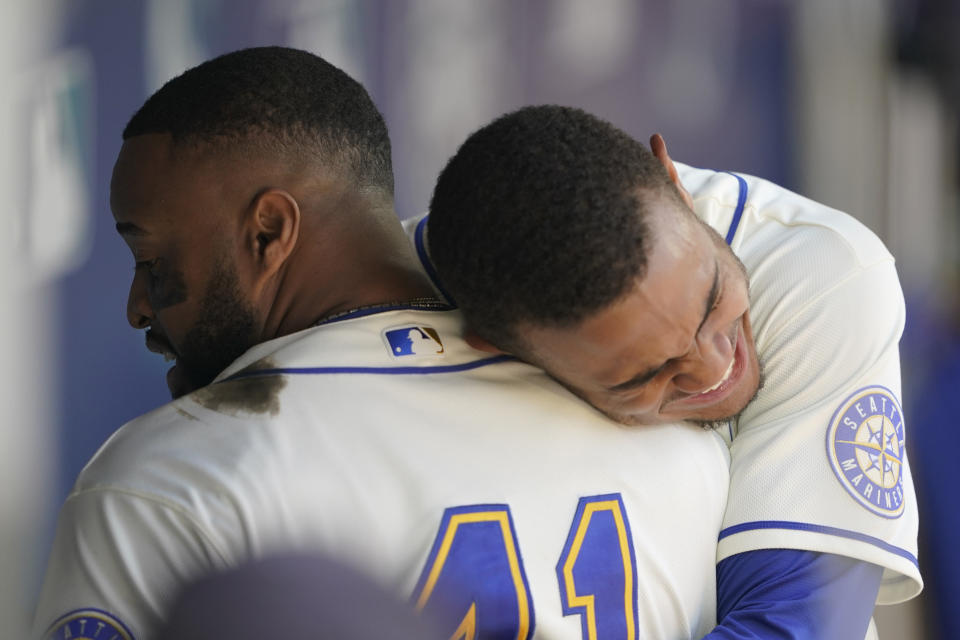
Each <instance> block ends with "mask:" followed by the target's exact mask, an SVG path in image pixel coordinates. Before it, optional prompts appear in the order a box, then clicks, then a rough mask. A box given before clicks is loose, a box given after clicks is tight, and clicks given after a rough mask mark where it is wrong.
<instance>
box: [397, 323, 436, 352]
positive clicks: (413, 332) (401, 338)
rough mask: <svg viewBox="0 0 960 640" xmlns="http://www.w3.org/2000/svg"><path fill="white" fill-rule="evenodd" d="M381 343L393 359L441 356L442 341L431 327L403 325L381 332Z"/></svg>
mask: <svg viewBox="0 0 960 640" xmlns="http://www.w3.org/2000/svg"><path fill="white" fill-rule="evenodd" d="M383 342H384V344H385V345H386V347H387V351H389V352H390V355H391V356H393V357H394V358H406V357H411V356H428V357H436V356H440V355H442V354H443V341H442V340H441V339H440V334H439V333H437V330H436V329H434V328H433V327H427V326H422V325H421V326H418V325H403V326H400V327H388V328H386V329H384V330H383Z"/></svg>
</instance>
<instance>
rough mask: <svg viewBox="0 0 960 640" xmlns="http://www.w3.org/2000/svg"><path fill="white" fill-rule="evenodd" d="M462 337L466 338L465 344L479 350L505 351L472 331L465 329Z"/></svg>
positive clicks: (489, 351)
mask: <svg viewBox="0 0 960 640" xmlns="http://www.w3.org/2000/svg"><path fill="white" fill-rule="evenodd" d="M463 339H464V340H466V342H467V344H468V345H470V346H471V347H473V348H474V349H477V350H479V351H486V352H487V353H506V351H504V350H503V349H500V348H499V347H497V346H496V345H494V344H493V343H491V342H488V341H487V340H486V339H484V338H481V337H480V336H478V335H477V334H476V333H474V332H473V331H471V330H469V329H467V330H466V332H464V336H463Z"/></svg>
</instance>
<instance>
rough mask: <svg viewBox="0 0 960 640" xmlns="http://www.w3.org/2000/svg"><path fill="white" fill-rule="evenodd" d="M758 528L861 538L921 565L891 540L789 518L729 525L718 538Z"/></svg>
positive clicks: (862, 540)
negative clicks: (890, 541) (891, 542)
mask: <svg viewBox="0 0 960 640" xmlns="http://www.w3.org/2000/svg"><path fill="white" fill-rule="evenodd" d="M756 529H791V530H794V531H812V532H814V533H824V534H826V535H830V536H838V537H840V538H848V539H850V540H859V541H860V542H866V543H868V544H872V545H873V546H875V547H879V548H881V549H883V550H884V551H887V552H889V553H893V554H895V555H898V556H900V557H901V558H906V559H907V560H909V561H910V562H912V563H913V564H914V565H916V566H917V567H919V564H918V563H917V558H916V557H915V556H914V555H913V554H912V553H910V552H909V551H907V550H906V549H901V548H900V547H895V546H893V545H892V544H890V543H889V542H885V541H884V540H881V539H880V538H875V537H873V536H868V535H867V534H865V533H860V532H859V531H849V530H847V529H839V528H837V527H827V526H824V525H819V524H810V523H808V522H790V521H787V520H766V521H759V522H744V523H741V524H737V525H734V526H732V527H727V528H726V529H723V530H722V531H721V532H720V535H719V537H718V538H717V540H718V541H719V540H723V539H724V538H726V537H728V536H732V535H734V534H736V533H742V532H744V531H753V530H756Z"/></svg>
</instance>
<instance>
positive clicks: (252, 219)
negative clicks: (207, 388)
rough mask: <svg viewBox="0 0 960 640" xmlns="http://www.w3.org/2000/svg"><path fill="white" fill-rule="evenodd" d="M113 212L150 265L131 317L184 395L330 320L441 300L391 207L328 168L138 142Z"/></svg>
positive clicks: (124, 154) (143, 267) (130, 151)
mask: <svg viewBox="0 0 960 640" xmlns="http://www.w3.org/2000/svg"><path fill="white" fill-rule="evenodd" d="M110 202H111V208H112V210H113V213H114V218H115V219H116V222H117V230H118V232H119V233H120V235H121V236H122V237H123V239H124V240H125V241H126V242H127V244H128V246H129V247H130V249H131V251H132V252H133V255H134V260H135V262H136V265H137V266H136V269H135V272H134V278H133V282H132V283H131V287H130V294H129V298H128V302H127V318H128V320H129V322H130V324H131V326H133V327H134V328H136V329H149V332H148V347H150V348H151V350H154V351H158V352H161V353H165V354H166V355H168V356H172V357H173V358H176V360H177V365H176V366H174V367H173V368H172V369H171V370H170V372H169V373H168V376H167V383H168V386H169V387H170V390H171V393H172V394H173V395H174V397H179V396H180V395H183V394H184V393H187V392H189V391H192V390H194V389H196V388H198V387H201V386H204V385H205V384H208V383H209V382H211V381H212V379H213V377H214V376H215V375H216V373H211V371H216V372H219V370H222V368H223V367H224V366H226V365H227V364H229V362H232V360H233V359H234V358H236V357H237V356H239V355H240V354H241V353H243V351H245V350H246V349H248V348H249V347H251V346H253V345H255V344H259V343H261V342H265V341H267V340H271V339H273V338H277V337H280V336H283V335H287V334H290V333H294V332H296V331H300V330H303V329H306V328H308V327H310V326H312V325H313V324H314V323H316V322H317V321H318V320H320V319H322V318H324V317H326V316H329V315H332V314H335V313H337V312H340V311H346V310H349V309H352V308H356V307H360V306H367V305H375V304H385V303H391V302H402V301H406V300H411V299H414V298H421V297H431V296H432V295H433V289H432V287H431V285H430V283H429V281H428V280H427V278H426V276H424V275H423V273H422V271H421V270H420V267H419V262H418V260H417V257H416V255H415V253H414V251H413V248H412V247H411V246H410V244H409V242H408V241H407V239H406V237H405V235H404V234H403V233H402V231H401V230H400V228H399V220H398V218H397V216H396V214H395V212H394V211H393V205H392V198H391V196H390V195H389V194H386V193H384V192H382V191H380V190H376V189H359V188H357V187H356V186H355V185H354V184H352V183H351V182H350V181H349V180H347V179H345V178H344V177H343V175H341V174H340V173H339V172H338V171H336V170H335V169H334V168H331V167H325V166H318V164H317V163H316V162H311V161H299V160H297V159H296V158H293V157H284V158H279V157H277V156H276V155H275V154H273V153H270V152H264V151H263V150H262V147H261V148H259V149H258V148H256V147H255V146H254V145H249V146H241V145H232V146H229V147H224V146H223V145H221V146H213V145H209V144H205V145H186V144H182V143H181V144H174V142H173V140H172V138H171V137H170V136H169V135H167V134H148V135H142V136H136V137H133V138H130V139H128V140H127V141H125V142H124V144H123V147H122V148H121V150H120V154H119V156H118V158H117V162H116V165H115V167H114V171H113V179H112V181H111V197H110ZM225 283H226V284H225ZM212 297H216V298H217V304H216V305H210V304H206V306H205V304H204V303H205V301H209V300H210V299H211V298H212ZM224 309H227V310H228V311H229V312H228V313H224V311H223V310H224ZM218 310H219V311H218ZM191 336H192V337H191ZM198 336H199V337H201V338H202V339H203V340H202V342H200V343H199V344H200V345H201V346H200V347H198V346H197V344H198V342H197V339H198ZM224 361H225V362H224Z"/></svg>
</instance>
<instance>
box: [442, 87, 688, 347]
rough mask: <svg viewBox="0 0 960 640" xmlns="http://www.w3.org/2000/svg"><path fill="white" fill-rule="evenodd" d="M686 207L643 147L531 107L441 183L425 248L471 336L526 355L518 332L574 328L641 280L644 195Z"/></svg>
mask: <svg viewBox="0 0 960 640" xmlns="http://www.w3.org/2000/svg"><path fill="white" fill-rule="evenodd" d="M661 190H667V192H670V193H672V194H674V195H675V197H676V198H677V199H678V200H680V196H679V192H677V191H676V189H675V187H674V185H673V183H672V181H671V180H670V176H669V175H668V174H667V172H666V169H664V167H663V165H662V164H661V163H660V162H659V161H658V160H657V159H656V157H655V156H654V155H653V154H652V153H651V152H650V151H649V150H648V149H647V148H646V147H644V146H643V145H642V144H641V143H639V142H637V141H636V140H634V139H633V138H631V137H630V136H629V135H627V134H626V133H624V132H623V131H621V130H619V129H617V128H616V127H614V126H613V125H611V124H610V123H608V122H606V121H604V120H601V119H600V118H597V117H595V116H592V115H590V114H588V113H586V112H585V111H582V110H580V109H574V108H569V107H560V106H553V105H547V106H536V107H526V108H523V109H520V110H519V111H515V112H513V113H510V114H507V115H505V116H502V117H500V118H499V119H497V120H495V121H494V122H492V123H491V124H489V125H487V126H485V127H483V128H481V129H480V130H479V131H477V132H476V133H474V134H473V135H471V136H470V137H469V138H468V139H467V141H466V142H464V143H463V145H462V146H461V147H460V149H459V150H458V151H457V153H456V155H454V157H453V158H452V159H451V160H450V162H449V163H448V164H447V166H446V168H445V169H444V170H443V172H442V173H441V174H440V177H439V178H438V180H437V185H436V188H435V190H434V193H433V198H432V200H431V203H430V222H429V225H428V235H427V238H428V248H429V252H430V256H431V259H432V260H433V262H434V264H435V266H436V268H437V271H438V273H439V275H440V279H441V280H442V281H443V284H444V286H445V288H446V289H447V290H448V291H449V292H450V294H451V295H452V296H453V297H454V298H455V299H456V302H457V303H458V305H459V306H460V307H461V309H462V310H463V312H464V315H465V317H466V319H467V323H468V325H469V326H470V328H471V329H472V330H473V331H475V332H476V333H477V334H479V335H480V336H481V337H483V338H485V339H486V340H489V341H490V342H492V343H493V344H495V345H497V346H499V347H500V348H503V349H506V350H510V351H515V352H516V351H522V350H523V347H522V336H519V335H516V332H515V331H514V329H515V328H516V327H517V325H518V324H519V323H524V324H533V325H535V326H551V327H569V326H574V325H575V324H577V323H579V322H581V321H582V320H584V319H585V318H586V317H588V316H589V315H591V314H593V313H595V312H597V311H600V310H601V309H603V308H605V307H606V306H608V305H610V304H611V303H613V302H614V301H616V300H617V299H618V298H619V297H621V296H622V295H624V294H625V293H627V291H628V290H629V289H630V288H631V287H632V286H633V285H634V284H635V282H636V281H637V279H639V278H642V277H643V276H644V274H645V269H646V262H647V251H648V250H649V246H650V244H651V240H650V235H649V231H648V227H647V224H646V223H645V216H644V206H645V205H644V200H646V198H645V197H642V196H643V195H644V194H645V193H648V192H649V193H653V192H660V191H661Z"/></svg>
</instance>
